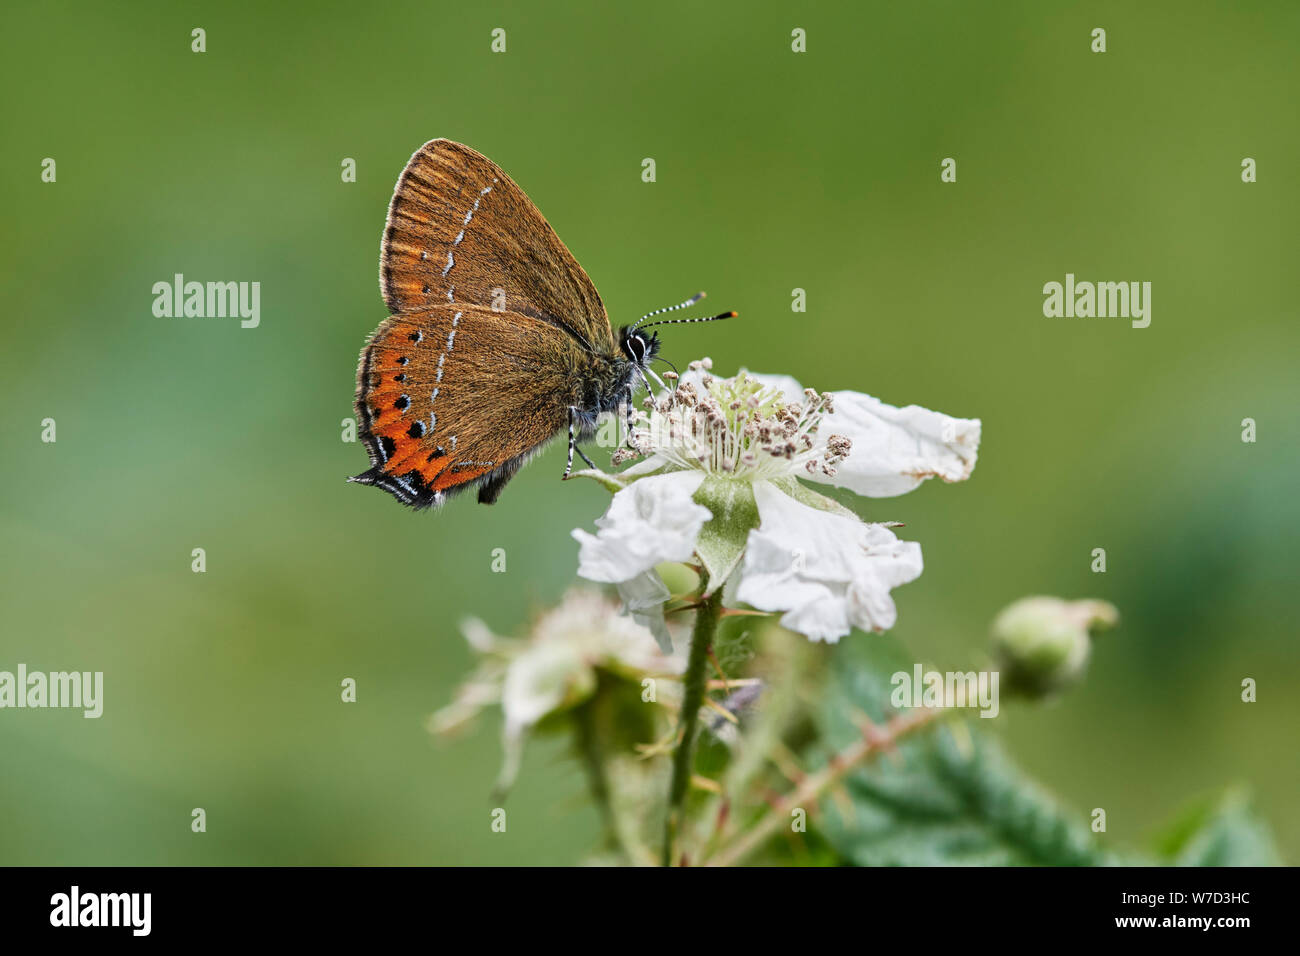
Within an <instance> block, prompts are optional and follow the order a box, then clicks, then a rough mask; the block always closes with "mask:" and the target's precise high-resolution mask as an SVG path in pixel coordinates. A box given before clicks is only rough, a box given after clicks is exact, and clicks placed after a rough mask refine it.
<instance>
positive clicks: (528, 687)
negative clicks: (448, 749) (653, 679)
mask: <svg viewBox="0 0 1300 956" xmlns="http://www.w3.org/2000/svg"><path fill="white" fill-rule="evenodd" d="M461 629H462V631H463V632H464V634H465V639H466V641H468V643H469V645H470V647H471V648H472V649H473V650H474V651H475V653H477V654H478V655H479V657H480V661H479V666H478V669H477V670H476V671H475V672H474V674H472V675H471V676H470V678H469V679H468V680H466V681H465V682H464V683H463V684H461V686H460V687H459V688H458V690H457V692H456V697H455V700H453V701H452V703H450V704H448V705H447V706H446V707H443V708H442V709H441V710H439V711H438V712H437V713H435V714H434V715H433V716H432V717H431V718H430V720H429V730H430V731H431V732H432V733H434V734H437V735H439V736H450V735H452V734H454V733H456V732H457V731H459V730H460V729H461V728H462V727H464V726H465V725H466V724H468V723H469V722H470V721H472V720H473V719H474V717H476V716H477V715H478V713H479V712H480V711H481V710H483V709H484V708H487V707H492V706H494V705H500V707H501V710H502V713H503V714H504V716H505V727H504V728H503V731H502V746H503V749H504V751H505V759H504V763H503V765H502V768H501V774H500V776H499V778H498V780H497V786H496V789H497V791H498V792H504V791H505V790H507V789H508V788H509V787H510V785H511V784H512V783H513V782H514V779H515V776H516V774H517V773H518V770H519V763H520V760H521V758H522V756H523V749H524V743H525V742H526V740H527V737H528V734H529V732H530V731H532V729H533V728H534V727H536V726H537V725H538V724H539V723H541V722H542V721H543V720H545V719H547V718H549V717H552V716H555V715H558V714H563V713H565V712H567V711H569V710H571V709H572V708H574V707H576V706H578V705H579V704H581V703H583V702H584V701H586V700H588V699H589V698H590V697H591V696H592V694H594V693H595V692H596V689H597V684H598V679H597V671H602V672H605V673H607V674H612V675H614V676H617V677H620V678H623V679H626V680H628V681H631V682H633V683H639V682H640V681H641V680H642V679H643V678H645V677H646V676H670V677H671V676H673V675H677V674H680V673H681V671H682V661H681V660H680V659H679V658H675V657H669V656H666V655H664V654H662V653H660V652H659V651H658V650H657V649H656V647H655V644H654V641H652V640H651V635H650V633H649V632H648V631H647V630H646V629H645V628H644V627H642V626H641V625H640V624H638V623H636V622H635V621H633V620H630V619H629V618H627V617H625V616H623V615H620V614H619V613H618V606H617V605H616V604H614V603H612V602H610V601H609V600H607V599H606V598H605V597H604V596H603V595H601V594H599V593H595V592H592V591H590V590H581V589H573V590H570V591H569V592H568V593H567V594H566V595H565V596H564V600H563V601H561V602H560V604H559V605H557V606H556V607H555V608H553V609H552V610H550V611H548V612H547V613H545V614H544V615H542V616H541V617H540V618H539V619H538V620H537V621H536V623H535V624H534V626H533V628H532V630H531V633H530V635H529V637H528V638H527V639H526V640H525V639H519V638H510V637H499V636H497V635H495V634H493V633H492V632H491V630H489V629H488V626H487V625H486V624H484V623H483V622H482V621H480V620H478V619H477V618H470V619H468V620H466V621H465V622H463V623H462V625H461ZM673 686H674V685H673V683H672V682H671V681H669V682H667V684H666V686H665V687H664V688H662V690H663V692H664V697H665V699H666V700H667V701H668V702H671V701H672V700H673Z"/></svg>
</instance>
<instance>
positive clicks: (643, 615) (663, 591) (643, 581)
mask: <svg viewBox="0 0 1300 956" xmlns="http://www.w3.org/2000/svg"><path fill="white" fill-rule="evenodd" d="M618 596H619V597H621V598H622V599H623V610H624V611H625V612H626V613H628V614H630V615H631V616H632V620H634V621H636V622H637V623H638V624H640V625H641V626H642V627H644V628H645V629H646V630H648V631H649V632H650V633H651V634H653V635H654V639H655V643H656V644H658V645H659V650H660V651H662V652H663V653H665V654H671V653H672V652H673V639H672V635H671V634H669V633H668V624H667V622H666V621H664V602H665V601H667V600H668V598H669V596H670V595H669V592H668V586H667V585H665V584H664V580H663V578H661V577H659V572H658V571H656V570H654V569H653V568H651V569H650V570H649V571H646V572H644V573H642V574H638V575H637V576H636V577H634V578H632V579H631V580H628V581H621V582H619V585H618Z"/></svg>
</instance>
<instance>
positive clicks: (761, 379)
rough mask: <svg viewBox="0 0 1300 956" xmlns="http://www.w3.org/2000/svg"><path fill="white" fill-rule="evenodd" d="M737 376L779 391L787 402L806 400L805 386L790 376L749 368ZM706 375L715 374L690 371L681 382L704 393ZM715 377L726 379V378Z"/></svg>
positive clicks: (697, 370) (700, 370)
mask: <svg viewBox="0 0 1300 956" xmlns="http://www.w3.org/2000/svg"><path fill="white" fill-rule="evenodd" d="M736 374H737V375H747V376H749V377H750V378H752V379H754V380H755V381H757V382H758V383H759V384H761V385H766V386H767V387H768V388H775V389H777V390H778V391H780V392H781V393H782V394H783V395H784V396H785V401H787V402H802V401H803V400H804V396H803V386H802V385H800V384H799V383H798V381H796V380H795V379H794V378H792V377H791V376H789V375H778V374H775V373H768V372H751V371H750V370H749V369H747V368H742V369H741V370H740V371H739V372H737V373H736ZM705 375H713V372H705V371H703V370H702V369H689V370H687V371H686V372H685V373H684V374H683V375H682V377H681V381H683V382H690V383H691V384H692V385H694V386H695V391H697V392H703V391H704V383H703V381H702V379H703V378H704V376H705ZM714 377H715V378H716V377H721V378H726V376H714Z"/></svg>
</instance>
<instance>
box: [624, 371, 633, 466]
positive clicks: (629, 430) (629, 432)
mask: <svg viewBox="0 0 1300 956" xmlns="http://www.w3.org/2000/svg"><path fill="white" fill-rule="evenodd" d="M635 411H636V406H635V405H634V404H633V403H632V384H631V383H630V382H629V383H628V386H627V424H626V427H625V429H624V430H625V431H626V434H625V435H624V436H623V444H625V445H627V447H628V448H631V449H633V450H634V451H635V450H636V444H635V443H634V442H633V441H632V414H633V413H634V412H635Z"/></svg>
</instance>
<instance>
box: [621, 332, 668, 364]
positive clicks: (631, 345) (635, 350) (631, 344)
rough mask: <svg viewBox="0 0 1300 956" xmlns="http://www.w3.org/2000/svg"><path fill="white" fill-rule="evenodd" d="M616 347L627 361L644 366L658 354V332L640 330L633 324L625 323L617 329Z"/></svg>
mask: <svg viewBox="0 0 1300 956" xmlns="http://www.w3.org/2000/svg"><path fill="white" fill-rule="evenodd" d="M618 347H619V348H620V349H621V350H622V352H623V354H624V355H625V356H627V359H628V361H630V362H634V363H636V364H637V365H639V366H641V367H642V368H645V367H646V366H647V365H649V364H650V363H651V362H652V361H654V358H655V356H656V355H658V354H659V347H660V345H659V333H658V332H648V333H647V332H642V331H641V330H639V329H637V328H636V327H635V326H631V325H625V326H623V327H622V328H621V329H619V330H618Z"/></svg>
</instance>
